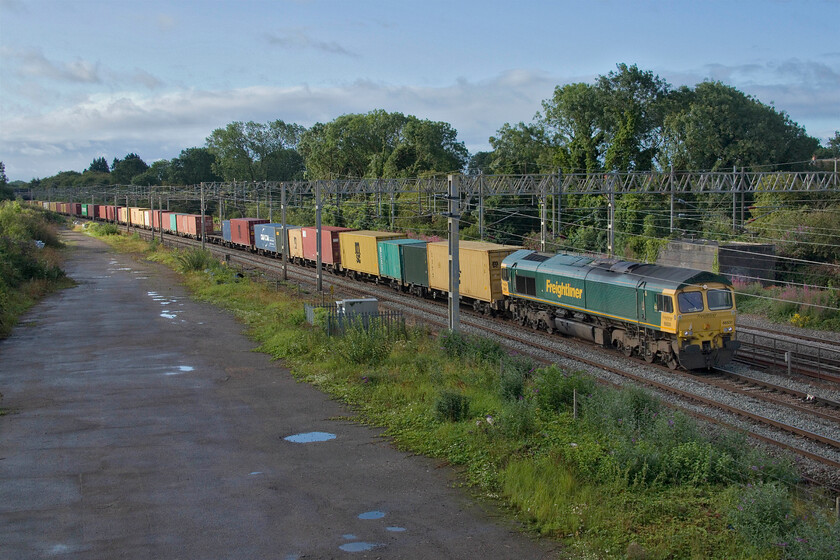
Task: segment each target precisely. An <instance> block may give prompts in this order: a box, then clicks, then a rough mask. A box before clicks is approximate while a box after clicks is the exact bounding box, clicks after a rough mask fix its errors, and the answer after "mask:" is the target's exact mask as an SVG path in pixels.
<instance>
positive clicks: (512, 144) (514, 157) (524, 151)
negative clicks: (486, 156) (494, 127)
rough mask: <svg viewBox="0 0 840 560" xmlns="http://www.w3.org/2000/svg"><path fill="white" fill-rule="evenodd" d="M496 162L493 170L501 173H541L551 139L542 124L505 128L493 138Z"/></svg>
mask: <svg viewBox="0 0 840 560" xmlns="http://www.w3.org/2000/svg"><path fill="white" fill-rule="evenodd" d="M490 145H491V146H493V162H492V163H491V164H490V169H492V171H493V173H497V174H524V173H538V172H539V171H540V161H541V160H543V159H544V158H545V156H546V153H547V151H548V139H547V138H546V135H545V131H544V130H543V128H542V126H540V125H539V124H525V123H523V122H520V123H518V124H516V125H514V126H511V125H509V124H507V123H505V124H504V125H502V128H500V129H499V130H498V131H497V132H496V135H495V136H491V137H490Z"/></svg>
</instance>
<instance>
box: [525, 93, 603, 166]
mask: <svg viewBox="0 0 840 560" xmlns="http://www.w3.org/2000/svg"><path fill="white" fill-rule="evenodd" d="M542 107H543V114H542V115H541V116H540V115H538V119H540V121H541V122H542V124H543V126H544V127H545V129H546V131H547V133H548V140H549V142H550V143H551V145H552V149H551V152H552V159H551V167H552V168H554V169H558V168H559V169H562V170H563V171H564V172H566V173H582V172H586V173H591V172H594V171H597V170H599V169H600V168H601V161H600V159H601V155H602V154H603V151H604V149H605V145H604V144H605V140H606V131H605V130H604V128H603V122H604V106H603V99H602V97H601V96H600V95H599V93H598V90H597V89H596V88H595V87H594V86H591V85H589V84H584V83H575V84H567V85H565V86H562V87H561V86H557V87H556V88H555V89H554V96H553V97H552V98H551V99H548V100H545V101H543V102H542Z"/></svg>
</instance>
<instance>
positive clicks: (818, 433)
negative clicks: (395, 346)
mask: <svg viewBox="0 0 840 560" xmlns="http://www.w3.org/2000/svg"><path fill="white" fill-rule="evenodd" d="M137 233H139V234H140V236H141V237H146V238H150V237H151V232H148V231H143V230H139V231H138V232H137ZM158 235H159V234H158ZM164 240H165V241H164V244H165V245H170V246H178V247H190V248H194V247H196V246H197V245H199V244H200V242H199V241H196V240H193V239H187V238H180V237H176V236H171V235H165V236H164ZM207 248H208V249H209V250H210V251H211V252H212V253H213V254H214V255H216V256H218V257H222V258H224V259H225V260H228V261H230V262H232V263H236V264H239V265H240V266H243V267H245V268H248V269H252V270H262V271H268V272H269V273H270V274H271V275H273V276H275V277H280V275H282V266H283V265H282V263H281V262H280V261H279V260H278V259H275V258H270V257H264V256H259V255H256V254H253V253H247V252H242V251H238V250H234V249H229V248H226V247H222V246H219V245H214V244H208V245H207ZM286 274H287V275H288V276H289V277H290V278H291V279H295V280H297V281H302V282H305V283H307V284H310V283H311V284H312V285H314V283H315V271H314V269H312V268H306V267H298V266H295V265H291V264H289V266H288V267H287V270H286ZM323 279H324V287H325V289H331V288H330V287H332V289H333V290H335V291H336V292H337V293H342V294H346V295H359V296H364V297H377V298H378V299H379V300H380V302H382V303H383V304H384V305H386V306H388V305H390V306H394V305H398V306H400V307H401V308H410V309H412V313H414V314H416V316H417V317H418V318H419V319H420V320H421V321H423V322H427V323H432V324H434V325H436V326H437V327H439V328H447V327H448V313H447V310H446V304H444V303H441V302H435V301H430V300H417V299H416V298H413V297H411V296H407V295H403V294H401V293H399V292H395V291H394V290H392V289H390V288H388V287H385V286H377V285H375V284H360V283H358V282H353V281H351V280H347V279H345V278H344V277H342V276H335V275H330V274H326V273H325V274H324V276H323ZM461 323H462V325H464V326H466V327H468V328H470V329H473V330H474V331H475V332H478V333H482V334H485V335H487V334H490V335H493V336H495V337H498V338H499V339H501V340H504V341H506V344H507V345H508V346H510V345H511V344H512V343H514V344H516V345H519V346H520V347H519V348H518V349H519V350H520V351H521V349H522V348H523V347H524V348H528V349H530V353H531V354H532V355H533V354H535V353H536V354H537V355H535V356H534V357H535V358H536V359H539V360H540V361H544V362H555V361H557V359H558V358H563V359H567V360H571V361H574V362H576V363H581V364H585V365H588V366H590V367H593V368H596V369H598V370H601V371H606V372H609V373H611V374H613V375H615V376H617V377H618V378H620V379H626V380H631V381H633V382H635V383H637V384H643V385H647V386H649V387H653V388H655V389H657V390H659V391H662V392H665V393H668V394H671V395H675V396H677V397H679V398H680V399H682V400H685V401H687V402H692V403H699V404H700V405H701V407H712V408H714V409H717V410H723V411H725V412H727V413H729V414H732V415H735V416H738V417H741V418H744V419H747V420H748V421H749V422H750V423H752V424H753V425H754V426H755V427H758V426H764V427H771V428H773V429H774V430H778V431H782V432H785V433H788V434H792V435H793V436H795V437H796V438H801V439H804V440H809V441H812V442H816V443H818V444H819V445H820V446H822V447H823V449H824V450H826V452H825V453H817V452H813V451H809V450H806V449H803V448H802V447H801V446H797V445H794V444H791V443H785V442H781V441H779V440H778V438H777V437H771V436H767V435H765V434H763V433H761V431H763V430H757V429H746V430H745V429H744V428H743V427H738V426H735V425H734V424H732V423H728V422H725V421H721V420H720V419H719V418H716V417H714V416H712V415H710V414H707V413H704V412H702V411H698V410H697V409H696V407H694V408H687V407H680V408H683V409H684V410H686V409H687V411H688V413H689V414H691V415H692V416H695V417H698V418H700V419H702V420H705V421H708V422H711V423H713V424H716V425H723V426H726V427H729V428H733V429H735V430H739V431H746V432H747V433H748V434H749V435H750V436H752V437H754V438H756V439H758V440H761V441H765V442H767V443H772V444H774V445H776V446H779V447H782V448H785V449H789V450H791V451H792V452H794V453H796V454H798V455H800V456H803V457H808V458H809V459H812V460H813V461H816V462H819V463H821V464H823V465H827V466H829V467H831V468H833V469H840V440H838V439H836V437H833V436H832V435H830V434H837V433H840V428H838V423H840V403H835V402H833V401H830V400H829V399H824V398H821V397H817V396H815V395H810V396H811V397H813V398H810V399H809V395H808V394H807V393H803V392H801V391H799V392H797V391H793V390H790V389H787V388H785V387H781V386H772V384H768V383H763V382H755V383H753V382H752V381H747V380H746V378H745V377H744V376H740V375H739V374H735V373H733V372H726V373H723V372H719V373H718V374H717V375H716V376H707V377H705V378H704V377H702V376H696V375H692V374H689V373H685V372H675V371H671V370H668V369H667V368H665V366H661V368H658V369H661V370H662V377H665V378H666V379H674V378H680V379H683V380H686V379H690V380H691V381H692V382H693V383H697V384H705V385H710V386H716V387H717V388H719V389H720V390H721V391H725V392H728V393H730V394H734V395H738V399H736V401H741V402H740V403H736V404H733V403H732V402H722V399H718V398H709V397H706V396H703V395H700V394H698V393H697V392H696V391H691V390H685V389H681V388H678V387H675V386H674V385H673V384H671V383H668V382H666V381H663V380H657V379H655V376H654V377H651V376H649V375H640V374H637V373H633V372H630V371H628V369H630V368H629V367H628V366H622V365H618V366H616V365H614V364H611V363H610V362H615V361H616V360H618V361H621V360H622V359H624V358H623V357H621V356H620V355H618V353H608V355H607V356H606V358H605V359H604V360H601V359H590V358H586V357H582V356H581V355H580V353H578V352H575V351H567V350H561V349H559V348H558V344H557V343H556V337H550V338H555V340H554V341H553V343H551V342H549V343H544V340H545V339H546V338H549V335H545V334H543V333H536V332H533V333H531V332H529V333H527V335H522V334H518V333H517V332H516V331H513V330H511V328H510V325H509V324H507V323H506V322H496V321H488V318H487V317H484V316H482V315H478V314H475V315H474V314H473V313H472V312H471V311H467V310H463V311H462V319H461ZM561 340H563V342H564V344H565V343H567V342H571V341H569V340H567V339H561ZM577 344H581V345H582V344H584V343H583V342H581V341H574V342H573V343H572V344H567V345H569V346H573V345H577ZM632 362H633V363H632V368H633V369H639V368H641V367H642V366H644V367H646V368H650V367H651V366H650V365H648V364H642V363H641V362H639V361H637V360H633V361H632ZM654 369H657V368H654ZM725 376H728V377H725ZM613 383H614V384H618V385H620V384H621V383H616V382H613ZM746 383H753V384H752V385H751V387H752V388H750V385H747V386H744V385H745V384H746ZM759 383H761V384H763V385H762V386H761V388H760V390H759ZM737 385H741V386H740V387H738V386H737ZM779 395H787V397H785V398H779ZM747 396H748V397H750V399H749V400H750V401H752V402H754V401H762V402H764V403H768V404H772V405H773V406H778V407H785V408H787V409H790V410H794V411H796V412H797V413H799V414H802V415H805V416H810V417H813V418H820V419H822V420H823V421H826V422H828V423H830V425H829V426H825V427H824V429H820V430H814V429H808V428H807V427H802V426H801V425H793V424H794V423H792V422H784V421H779V420H776V419H774V418H771V417H769V416H768V415H765V414H759V413H758V412H755V411H754V410H749V409H750V408H754V407H753V406H750V405H749V403H744V402H743V401H744V400H745V398H744V397H747ZM730 401H731V399H730ZM832 455H833V456H834V458H832V457H831V456H832Z"/></svg>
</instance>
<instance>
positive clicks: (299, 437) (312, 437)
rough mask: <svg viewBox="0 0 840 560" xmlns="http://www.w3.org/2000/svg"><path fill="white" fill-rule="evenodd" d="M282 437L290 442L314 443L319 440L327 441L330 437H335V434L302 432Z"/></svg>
mask: <svg viewBox="0 0 840 560" xmlns="http://www.w3.org/2000/svg"><path fill="white" fill-rule="evenodd" d="M283 439H285V440H286V441H291V442H292V443H316V442H319V441H329V440H331V439H335V434H329V433H327V432H306V433H303V434H295V435H292V436H286V437H284V438H283Z"/></svg>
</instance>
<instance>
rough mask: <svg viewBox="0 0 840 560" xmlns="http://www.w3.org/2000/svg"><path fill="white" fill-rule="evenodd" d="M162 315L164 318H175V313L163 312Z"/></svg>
mask: <svg viewBox="0 0 840 560" xmlns="http://www.w3.org/2000/svg"><path fill="white" fill-rule="evenodd" d="M160 316H161V317H163V318H164V319H174V318H175V315H173V314H172V313H161V314H160Z"/></svg>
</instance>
